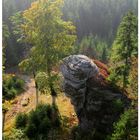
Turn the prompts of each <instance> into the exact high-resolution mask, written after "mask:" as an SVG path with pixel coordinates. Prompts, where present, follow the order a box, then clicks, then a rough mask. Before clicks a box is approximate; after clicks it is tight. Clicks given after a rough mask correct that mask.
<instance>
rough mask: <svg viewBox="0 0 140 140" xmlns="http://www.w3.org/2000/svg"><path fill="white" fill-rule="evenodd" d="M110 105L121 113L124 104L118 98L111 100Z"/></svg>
mask: <svg viewBox="0 0 140 140" xmlns="http://www.w3.org/2000/svg"><path fill="white" fill-rule="evenodd" d="M112 107H113V109H114V111H115V112H116V111H117V112H120V113H121V112H122V111H123V109H124V104H123V102H122V101H121V100H120V99H117V100H115V101H113V106H112Z"/></svg>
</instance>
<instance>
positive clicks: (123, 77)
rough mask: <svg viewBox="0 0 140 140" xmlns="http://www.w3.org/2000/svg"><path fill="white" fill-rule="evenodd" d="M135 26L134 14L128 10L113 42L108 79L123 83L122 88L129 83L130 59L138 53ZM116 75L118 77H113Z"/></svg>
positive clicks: (135, 18)
mask: <svg viewBox="0 0 140 140" xmlns="http://www.w3.org/2000/svg"><path fill="white" fill-rule="evenodd" d="M137 28H138V27H137V17H136V15H134V14H133V13H132V12H128V13H127V15H126V16H124V18H123V19H122V22H121V24H120V26H119V28H118V32H117V36H116V40H115V41H114V43H113V48H112V52H111V63H112V69H113V72H112V73H113V74H111V76H110V80H116V81H117V80H118V81H120V84H119V85H120V86H121V85H123V88H125V87H127V86H128V84H129V80H128V76H129V73H130V67H131V59H132V57H133V56H137V53H138V52H137V49H138V44H137V43H138V42H137V38H138V37H137ZM115 73H116V74H115ZM116 75H117V77H118V78H117V79H116V78H115V77H114V78H113V76H116Z"/></svg>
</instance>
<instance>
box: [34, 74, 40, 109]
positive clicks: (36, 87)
mask: <svg viewBox="0 0 140 140" xmlns="http://www.w3.org/2000/svg"><path fill="white" fill-rule="evenodd" d="M33 76H34V80H35V72H33ZM35 89H36V107H37V106H38V98H39V95H38V94H39V91H38V85H37V82H36V81H35Z"/></svg>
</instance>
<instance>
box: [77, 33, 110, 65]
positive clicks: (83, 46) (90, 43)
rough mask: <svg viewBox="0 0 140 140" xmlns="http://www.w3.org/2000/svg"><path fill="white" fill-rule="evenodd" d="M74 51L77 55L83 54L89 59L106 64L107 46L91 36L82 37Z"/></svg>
mask: <svg viewBox="0 0 140 140" xmlns="http://www.w3.org/2000/svg"><path fill="white" fill-rule="evenodd" d="M75 49H76V53H77V54H79V53H80V54H84V55H86V56H88V57H90V58H94V59H98V60H101V61H103V62H107V59H108V51H109V48H108V44H107V43H106V42H105V41H103V40H101V39H100V38H98V37H97V36H95V37H94V36H93V35H92V34H91V35H89V36H86V37H84V38H83V39H82V41H81V42H80V43H79V46H75ZM77 49H78V50H77Z"/></svg>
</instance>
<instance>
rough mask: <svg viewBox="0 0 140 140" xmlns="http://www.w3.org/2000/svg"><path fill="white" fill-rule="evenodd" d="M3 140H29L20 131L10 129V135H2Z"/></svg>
mask: <svg viewBox="0 0 140 140" xmlns="http://www.w3.org/2000/svg"><path fill="white" fill-rule="evenodd" d="M3 140H29V139H28V138H27V136H25V133H24V131H23V130H21V129H12V132H11V133H10V135H3Z"/></svg>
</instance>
